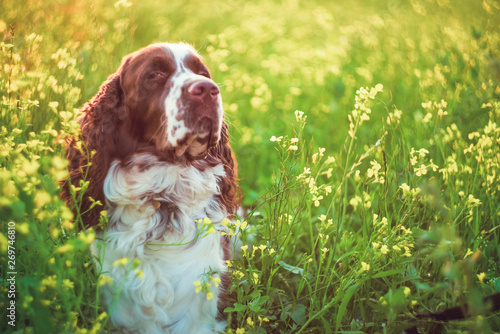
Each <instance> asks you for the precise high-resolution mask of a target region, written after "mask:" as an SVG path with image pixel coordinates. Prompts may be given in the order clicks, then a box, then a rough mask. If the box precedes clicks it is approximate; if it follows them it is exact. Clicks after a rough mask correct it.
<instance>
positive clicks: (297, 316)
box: [291, 304, 306, 324]
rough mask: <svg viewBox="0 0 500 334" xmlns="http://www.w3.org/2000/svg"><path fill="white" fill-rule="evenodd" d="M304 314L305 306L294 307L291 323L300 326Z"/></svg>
mask: <svg viewBox="0 0 500 334" xmlns="http://www.w3.org/2000/svg"><path fill="white" fill-rule="evenodd" d="M305 314H306V306H305V305H304V304H297V305H295V309H294V310H293V312H292V314H291V316H292V319H293V321H295V323H297V324H301V323H302V322H303V320H304V315H305Z"/></svg>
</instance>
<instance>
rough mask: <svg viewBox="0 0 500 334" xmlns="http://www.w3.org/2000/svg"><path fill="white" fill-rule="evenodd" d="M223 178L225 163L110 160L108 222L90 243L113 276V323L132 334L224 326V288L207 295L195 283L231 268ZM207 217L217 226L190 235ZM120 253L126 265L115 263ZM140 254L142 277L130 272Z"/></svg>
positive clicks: (109, 289)
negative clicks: (224, 240) (220, 309)
mask: <svg viewBox="0 0 500 334" xmlns="http://www.w3.org/2000/svg"><path fill="white" fill-rule="evenodd" d="M224 176H225V172H224V167H223V166H222V165H217V166H215V167H211V168H206V169H205V170H204V171H200V170H198V169H196V168H194V167H192V166H180V165H174V164H169V163H167V162H163V161H158V160H157V158H156V157H154V156H153V155H150V154H146V153H142V154H137V155H135V156H134V157H133V158H132V159H131V161H130V163H128V164H126V165H125V166H122V165H120V164H119V163H114V164H113V165H112V167H111V169H110V170H109V172H108V175H107V177H106V181H105V184H104V194H105V197H106V200H107V204H106V209H107V210H108V217H109V228H108V231H107V232H106V233H104V234H102V235H101V237H102V239H101V240H99V241H96V242H95V243H94V245H93V247H92V248H93V253H94V255H95V256H96V258H97V259H98V261H99V262H100V265H101V266H102V274H103V275H107V276H110V277H112V278H113V281H112V282H111V283H110V284H105V285H103V286H102V287H101V296H102V298H103V301H104V303H105V305H106V306H107V308H108V310H109V311H110V313H111V320H112V322H113V323H114V325H115V326H117V327H120V328H122V329H124V330H125V331H126V332H128V333H214V332H215V331H217V330H222V329H223V327H224V324H223V323H221V322H219V321H217V320H216V317H217V302H218V294H219V289H218V288H216V287H215V286H214V284H212V285H211V287H210V291H211V292H212V293H213V296H214V297H213V298H212V299H210V300H207V296H206V295H205V294H203V293H196V291H195V289H196V287H195V286H194V284H193V282H195V281H200V280H203V278H204V277H205V278H206V277H208V275H211V276H212V277H214V278H215V277H219V275H220V273H223V272H225V271H226V270H227V268H226V264H225V263H224V261H223V250H222V248H221V232H222V231H225V227H224V226H223V225H222V224H221V221H222V220H224V219H226V216H227V213H226V212H225V210H224V209H223V208H221V207H220V205H219V204H218V202H217V200H216V198H215V196H216V195H218V194H219V193H220V190H219V187H218V185H217V184H218V179H219V178H222V177H224ZM205 217H208V218H210V220H211V221H212V222H213V226H214V227H215V230H216V232H215V233H212V234H208V235H206V236H205V237H199V238H197V239H195V240H193V238H194V237H195V236H196V234H197V232H198V223H197V222H196V220H199V219H203V218H205ZM191 240H193V241H192V242H190V241H191ZM186 243H187V244H186ZM176 244H177V245H176ZM179 244H183V245H179ZM122 258H128V259H129V263H128V264H127V265H125V266H123V265H113V263H114V262H115V261H116V260H119V259H122ZM135 259H137V260H139V261H140V265H139V266H138V267H137V268H135V269H138V270H142V273H143V277H142V278H141V277H140V275H137V272H135V271H134V270H132V265H133V261H134V260H135ZM117 295H118V298H117V297H116V296H117Z"/></svg>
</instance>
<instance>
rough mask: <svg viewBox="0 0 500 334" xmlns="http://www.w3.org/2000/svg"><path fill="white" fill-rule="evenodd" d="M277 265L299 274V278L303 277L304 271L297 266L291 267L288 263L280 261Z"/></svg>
mask: <svg viewBox="0 0 500 334" xmlns="http://www.w3.org/2000/svg"><path fill="white" fill-rule="evenodd" d="M279 265H280V266H282V267H283V268H284V269H286V270H288V271H290V272H292V273H294V274H300V276H303V275H304V269H302V268H299V267H297V266H292V265H289V264H288V263H285V262H283V261H280V262H279Z"/></svg>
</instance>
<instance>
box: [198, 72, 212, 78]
mask: <svg viewBox="0 0 500 334" xmlns="http://www.w3.org/2000/svg"><path fill="white" fill-rule="evenodd" d="M199 75H201V76H204V77H206V78H209V79H211V77H210V73H208V72H206V71H201V72H200V73H199Z"/></svg>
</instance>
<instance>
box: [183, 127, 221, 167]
mask: <svg viewBox="0 0 500 334" xmlns="http://www.w3.org/2000/svg"><path fill="white" fill-rule="evenodd" d="M211 137H212V135H211V133H210V132H203V133H197V134H191V135H187V136H186V137H185V138H184V139H183V140H182V141H181V142H180V143H179V144H178V146H177V147H175V149H174V152H175V157H176V158H177V159H178V158H180V157H182V156H185V157H186V158H188V159H189V160H199V159H204V158H206V157H207V154H208V150H209V149H210V148H211V146H212V145H210V142H211V140H210V139H211ZM213 146H215V145H213Z"/></svg>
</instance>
